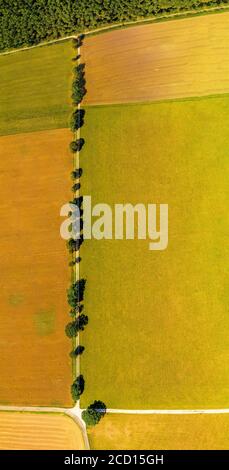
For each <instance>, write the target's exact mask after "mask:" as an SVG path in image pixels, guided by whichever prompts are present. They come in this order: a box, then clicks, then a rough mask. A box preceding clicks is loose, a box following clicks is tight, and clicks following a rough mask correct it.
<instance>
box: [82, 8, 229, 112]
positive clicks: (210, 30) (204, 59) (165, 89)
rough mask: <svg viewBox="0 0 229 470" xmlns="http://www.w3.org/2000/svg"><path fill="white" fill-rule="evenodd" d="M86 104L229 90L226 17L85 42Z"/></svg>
mask: <svg viewBox="0 0 229 470" xmlns="http://www.w3.org/2000/svg"><path fill="white" fill-rule="evenodd" d="M82 61H83V62H84V63H85V64H86V77H87V94H86V97H85V100H84V103H85V104H87V105H92V104H111V103H113V104H114V103H129V102H141V101H152V100H161V99H170V98H173V99H174V98H181V97H187V96H189V97H191V96H200V95H212V94H218V93H228V92H229V13H222V14H220V15H219V14H214V15H206V16H200V17H195V18H186V19H183V20H181V19H179V20H176V21H167V22H161V23H152V24H148V25H142V26H136V27H131V28H127V29H123V30H116V31H112V32H109V33H104V34H100V35H97V36H91V37H88V38H86V39H85V40H84V46H83V48H82Z"/></svg>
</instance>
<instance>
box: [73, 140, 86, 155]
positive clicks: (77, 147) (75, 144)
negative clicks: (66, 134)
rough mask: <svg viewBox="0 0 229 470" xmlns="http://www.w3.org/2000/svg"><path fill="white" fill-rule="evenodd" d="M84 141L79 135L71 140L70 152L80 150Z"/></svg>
mask: <svg viewBox="0 0 229 470" xmlns="http://www.w3.org/2000/svg"><path fill="white" fill-rule="evenodd" d="M84 142H85V141H84V139H83V138H82V137H80V139H76V140H73V141H72V142H71V143H70V145H69V148H70V150H71V152H72V153H75V152H80V150H81V149H82V147H83V145H84Z"/></svg>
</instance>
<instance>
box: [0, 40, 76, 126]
mask: <svg viewBox="0 0 229 470" xmlns="http://www.w3.org/2000/svg"><path fill="white" fill-rule="evenodd" d="M73 55H74V51H73V49H72V45H71V41H67V42H62V43H59V44H55V45H52V46H44V47H39V48H35V49H30V50H27V51H22V52H18V53H17V54H10V55H5V56H0V68H1V81H0V135H7V134H17V133H22V132H31V131H38V130H43V129H58V128H63V127H68V126H69V124H68V123H69V114H70V113H71V108H70V106H71V97H70V94H71V82H72V67H73V63H72V62H71V58H72V57H73Z"/></svg>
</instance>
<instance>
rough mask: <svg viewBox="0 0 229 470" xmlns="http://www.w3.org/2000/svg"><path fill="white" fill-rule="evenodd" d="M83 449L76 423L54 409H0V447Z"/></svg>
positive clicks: (10, 448)
mask: <svg viewBox="0 0 229 470" xmlns="http://www.w3.org/2000/svg"><path fill="white" fill-rule="evenodd" d="M65 449H66V450H67V449H74V450H83V449H85V445H84V440H83V436H82V432H81V430H80V428H79V426H78V425H77V424H76V423H75V422H74V421H73V420H72V419H71V418H69V417H68V416H65V415H63V414H54V413H28V412H22V413H18V412H8V411H7V412H3V411H2V412H0V450H65Z"/></svg>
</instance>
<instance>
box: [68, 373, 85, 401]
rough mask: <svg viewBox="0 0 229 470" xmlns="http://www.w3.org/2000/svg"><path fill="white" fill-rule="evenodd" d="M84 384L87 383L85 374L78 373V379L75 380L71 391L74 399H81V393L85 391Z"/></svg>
mask: <svg viewBox="0 0 229 470" xmlns="http://www.w3.org/2000/svg"><path fill="white" fill-rule="evenodd" d="M84 384H85V381H84V378H83V375H78V377H77V378H76V380H75V381H74V382H73V384H72V386H71V393H72V398H73V400H74V401H77V400H79V398H80V395H82V393H83V391H84Z"/></svg>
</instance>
